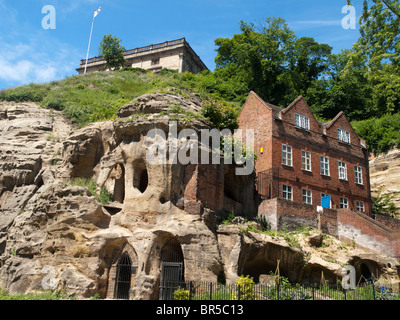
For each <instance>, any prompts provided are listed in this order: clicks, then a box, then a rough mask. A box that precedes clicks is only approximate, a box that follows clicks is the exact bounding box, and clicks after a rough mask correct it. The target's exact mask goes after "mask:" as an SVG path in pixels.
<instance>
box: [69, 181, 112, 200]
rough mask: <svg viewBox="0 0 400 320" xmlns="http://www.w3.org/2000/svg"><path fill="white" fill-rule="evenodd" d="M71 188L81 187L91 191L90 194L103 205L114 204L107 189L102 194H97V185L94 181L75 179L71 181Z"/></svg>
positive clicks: (102, 190) (103, 189)
mask: <svg viewBox="0 0 400 320" xmlns="http://www.w3.org/2000/svg"><path fill="white" fill-rule="evenodd" d="M70 185H71V186H79V187H86V188H88V189H89V191H90V193H91V194H92V195H93V196H94V197H95V198H96V199H97V201H99V202H100V203H101V204H109V203H111V202H112V195H111V194H110V193H109V192H108V191H107V190H106V188H104V187H103V188H102V189H101V191H100V194H99V193H97V190H96V189H97V184H96V181H94V180H93V179H86V178H74V179H73V180H71V181H70Z"/></svg>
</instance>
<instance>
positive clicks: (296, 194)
mask: <svg viewBox="0 0 400 320" xmlns="http://www.w3.org/2000/svg"><path fill="white" fill-rule="evenodd" d="M296 113H298V114H301V115H304V116H306V117H308V120H309V129H308V130H305V129H303V128H299V127H298V126H296V125H295V114H296ZM239 128H241V129H254V130H255V151H256V154H257V156H258V159H257V161H256V163H255V167H256V172H257V174H259V173H260V172H263V179H264V178H265V179H266V181H268V184H269V187H265V183H264V186H263V190H269V191H268V192H269V195H268V197H270V198H274V197H282V185H283V184H286V185H290V186H292V188H293V201H294V202H303V190H304V189H305V190H311V191H312V204H313V205H321V194H322V193H325V194H329V195H330V196H331V200H332V201H331V204H332V207H333V208H339V206H340V197H343V198H347V199H348V202H349V208H350V209H354V210H355V209H356V202H357V201H362V202H364V207H365V212H367V213H368V212H370V185H369V167H368V150H367V149H366V148H364V147H363V146H362V145H361V144H360V142H361V140H360V138H359V137H358V136H357V135H356V133H355V131H354V130H353V128H352V127H351V124H350V122H349V121H348V119H347V117H346V116H345V115H344V113H343V112H341V113H339V114H338V116H337V117H335V119H333V120H332V121H331V122H329V123H322V122H319V121H317V120H316V118H315V117H314V115H313V114H312V111H311V109H310V108H309V106H308V105H307V102H306V101H305V100H304V98H303V97H302V96H299V97H298V98H297V99H296V100H294V101H293V102H292V103H291V104H290V105H289V106H288V107H287V108H285V109H282V108H279V107H277V106H274V105H271V104H268V103H266V102H264V101H263V100H262V99H261V98H260V97H259V96H258V95H256V94H255V93H254V92H250V94H249V97H248V98H247V100H246V103H245V104H244V106H243V110H242V112H241V113H240V116H239ZM337 128H341V129H344V130H347V131H349V132H350V137H351V144H348V143H344V142H341V141H339V140H338V136H337ZM283 144H285V145H288V146H290V147H291V157H292V161H291V164H290V165H287V164H286V165H285V164H283V163H282V145H283ZM261 148H263V153H261V152H260V149H261ZM302 151H304V152H305V153H306V156H307V157H309V158H310V159H311V167H310V168H306V169H305V168H303V167H302ZM321 156H326V157H328V158H329V175H323V174H321V161H320V157H321ZM339 161H343V162H345V163H346V169H347V180H345V179H339ZM355 165H357V166H360V167H361V168H362V180H363V184H357V183H356V182H355V168H354V166H355ZM309 169H311V170H309ZM268 177H269V178H268ZM271 190H272V191H273V192H272V193H271ZM264 196H266V195H264Z"/></svg>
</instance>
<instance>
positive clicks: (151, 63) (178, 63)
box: [76, 38, 208, 74]
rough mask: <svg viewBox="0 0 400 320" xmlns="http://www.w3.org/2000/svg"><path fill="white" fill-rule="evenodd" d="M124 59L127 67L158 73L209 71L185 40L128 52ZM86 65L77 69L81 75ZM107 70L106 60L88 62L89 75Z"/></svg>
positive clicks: (92, 59) (98, 58) (83, 61)
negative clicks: (162, 70)
mask: <svg viewBox="0 0 400 320" xmlns="http://www.w3.org/2000/svg"><path fill="white" fill-rule="evenodd" d="M124 58H125V61H126V63H125V66H126V67H132V68H141V69H146V70H149V71H153V72H158V71H160V70H161V69H171V70H177V71H178V72H179V73H182V72H185V71H188V72H191V73H199V72H201V71H203V70H208V68H207V66H206V65H205V64H204V63H203V61H202V60H201V59H200V57H199V56H198V55H197V54H196V52H194V50H193V49H192V48H191V46H190V45H189V43H188V42H187V41H186V39H185V38H182V39H178V40H173V41H165V42H163V43H158V44H152V45H149V46H146V47H141V48H136V49H133V50H127V51H126V52H125V54H124ZM85 64H86V59H82V60H81V63H80V67H79V68H78V69H76V71H78V73H79V74H84V72H85ZM105 70H106V61H105V60H104V58H102V57H94V58H91V59H89V60H88V64H87V71H86V72H87V73H92V72H99V71H105Z"/></svg>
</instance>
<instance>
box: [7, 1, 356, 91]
mask: <svg viewBox="0 0 400 320" xmlns="http://www.w3.org/2000/svg"><path fill="white" fill-rule="evenodd" d="M353 3H354V6H355V9H356V17H357V25H356V29H344V28H343V27H342V19H343V18H344V17H345V16H346V14H343V13H342V7H343V6H344V5H345V4H346V1H345V0H329V1H328V0H323V1H318V0H280V1H276V0H273V1H272V0H262V1H260V0H247V1H244V0H185V1H184V0H178V1H176V0H175V1H170V0H164V1H159V0H147V1H143V0H140V1H138V0H0V89H3V88H8V87H12V86H17V85H21V84H28V83H32V82H34V83H41V82H48V81H52V80H59V79H63V78H65V77H67V76H71V75H76V74H77V72H76V70H75V69H76V68H78V67H79V62H80V59H84V58H85V57H86V52H87V46H88V41H89V34H90V27H91V23H92V17H93V13H94V11H95V10H96V9H97V8H98V7H99V6H101V8H102V11H101V12H100V14H99V15H98V16H97V17H96V19H95V24H94V31H93V38H92V43H91V50H90V57H93V56H96V55H97V53H98V51H97V48H98V45H99V43H100V41H101V39H102V37H103V35H104V34H112V35H114V36H117V37H118V38H120V39H121V40H122V44H123V45H124V46H125V48H126V49H134V48H136V47H140V46H146V45H149V44H154V43H160V42H164V41H167V40H175V39H179V38H181V37H185V38H186V40H187V41H188V42H189V44H190V45H191V47H192V48H193V49H194V50H195V51H196V53H197V54H198V55H199V56H200V57H201V59H202V60H203V61H204V63H205V64H206V65H207V66H208V68H209V69H210V70H214V67H215V64H214V58H215V56H216V52H215V49H216V47H215V45H214V40H215V39H217V38H231V37H232V36H233V35H234V34H236V33H239V32H240V30H239V21H240V20H243V21H246V22H254V23H257V22H260V21H263V20H264V19H265V18H266V17H270V16H275V17H283V18H285V19H286V21H287V22H288V24H289V26H290V28H291V29H292V30H293V31H294V32H295V34H296V35H297V36H299V37H302V36H307V37H313V38H315V39H316V41H318V42H320V43H327V44H329V45H330V46H332V47H333V52H340V51H341V50H342V49H349V48H351V46H352V44H353V43H354V42H355V41H357V39H358V37H359V32H358V27H359V25H358V18H359V16H360V14H361V8H362V1H361V0H354V1H353ZM45 5H52V6H54V8H55V10H56V16H55V17H56V28H55V29H43V28H42V20H43V18H44V17H45V16H46V14H43V13H42V8H43V7H44V6H45Z"/></svg>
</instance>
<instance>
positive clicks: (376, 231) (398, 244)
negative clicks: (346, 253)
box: [258, 198, 400, 258]
mask: <svg viewBox="0 0 400 320" xmlns="http://www.w3.org/2000/svg"><path fill="white" fill-rule="evenodd" d="M258 216H259V217H262V218H264V219H265V220H266V221H267V222H268V223H269V225H270V227H271V229H272V230H274V231H283V230H285V229H286V230H288V231H293V230H295V229H297V228H299V227H302V226H308V227H312V228H317V229H319V230H321V231H322V232H324V233H326V234H329V235H332V236H334V237H336V238H338V239H340V240H348V241H352V242H353V241H354V242H355V244H356V245H358V246H361V247H364V248H367V249H370V250H373V251H376V252H379V253H386V254H388V255H390V256H392V257H395V258H400V232H399V231H398V230H393V229H391V228H389V227H388V226H387V225H389V223H388V222H386V223H385V225H384V224H382V223H380V222H378V221H376V220H374V219H372V218H370V217H368V216H367V215H365V214H363V213H359V212H355V211H350V210H348V209H338V210H334V209H326V208H324V209H323V212H322V213H318V212H317V208H316V207H314V206H312V205H307V204H302V203H296V202H293V201H288V200H284V199H278V198H275V199H270V200H264V201H263V202H262V203H261V204H260V206H259V207H258Z"/></svg>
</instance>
